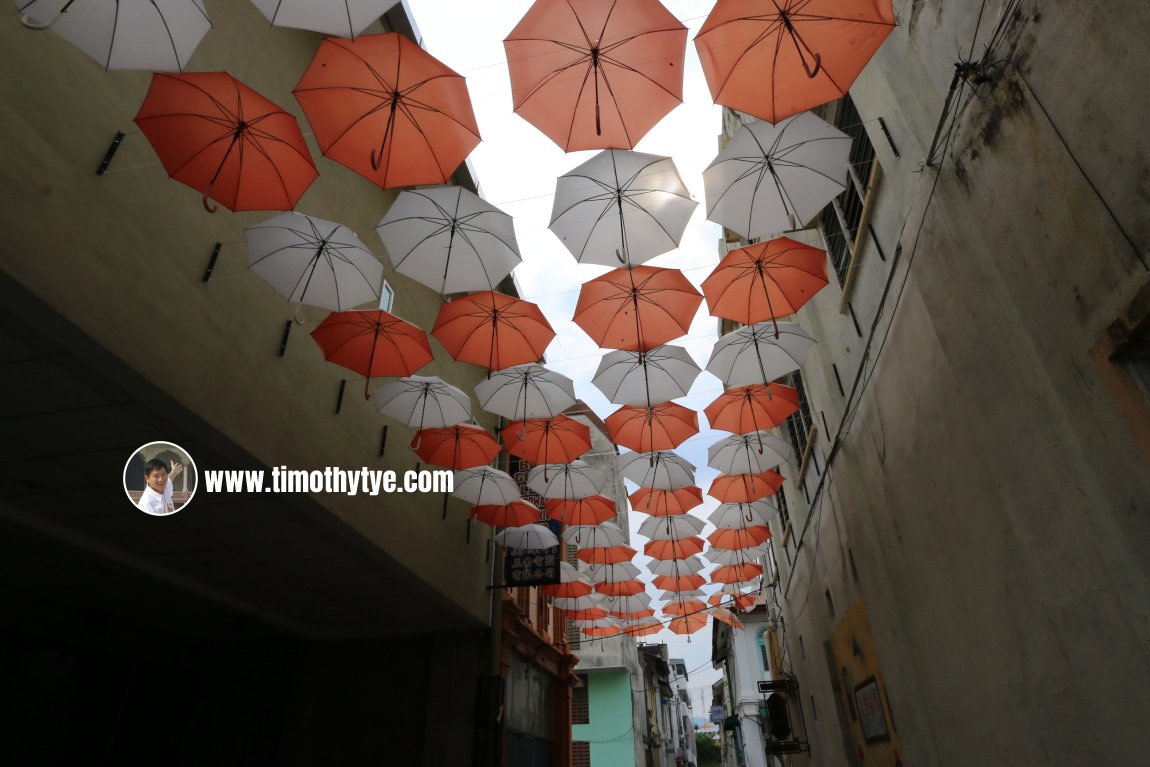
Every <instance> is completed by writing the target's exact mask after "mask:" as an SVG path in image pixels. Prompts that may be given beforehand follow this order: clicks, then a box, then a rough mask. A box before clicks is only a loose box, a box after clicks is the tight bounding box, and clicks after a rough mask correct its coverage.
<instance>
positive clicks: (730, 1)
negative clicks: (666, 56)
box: [695, 0, 895, 123]
mask: <svg viewBox="0 0 1150 767" xmlns="http://www.w3.org/2000/svg"><path fill="white" fill-rule="evenodd" d="M894 25H895V20H894V11H893V9H892V8H891V0H719V1H718V2H717V3H716V4H715V7H714V8H713V9H712V10H711V13H710V15H708V16H707V20H706V21H704V22H703V26H702V28H701V29H700V30H699V33H698V34H697V35H696V36H695V48H696V49H697V50H698V53H699V60H700V61H701V62H702V64H703V75H704V76H705V77H706V78H707V86H708V87H709V88H710V90H711V97H712V98H713V99H714V101H715V103H716V104H722V105H723V106H726V107H730V108H732V109H737V110H738V111H740V112H744V113H746V114H749V115H754V116H755V117H758V118H760V119H762V120H766V121H768V122H772V123H777V122H778V121H780V120H782V119H783V118H785V117H790V116H791V115H795V114H798V113H799V112H803V111H805V110H807V109H813V108H814V107H817V106H819V105H821V104H826V103H827V102H830V101H834V100H835V99H837V98H841V97H842V96H844V95H846V93H847V90H848V89H849V88H850V87H851V84H852V83H853V82H854V81H855V78H856V77H858V74H859V72H861V71H862V69H863V67H864V66H866V63H867V62H868V61H869V60H870V58H871V56H873V55H874V52H875V51H877V50H878V48H879V46H880V45H882V42H883V40H885V39H886V37H887V35H889V34H890V32H891V30H892V29H894Z"/></svg>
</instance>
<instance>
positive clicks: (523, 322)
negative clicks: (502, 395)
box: [431, 291, 555, 370]
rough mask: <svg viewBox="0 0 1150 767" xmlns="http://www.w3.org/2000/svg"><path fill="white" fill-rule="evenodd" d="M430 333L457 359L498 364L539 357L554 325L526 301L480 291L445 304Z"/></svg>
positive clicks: (489, 366) (487, 365)
mask: <svg viewBox="0 0 1150 767" xmlns="http://www.w3.org/2000/svg"><path fill="white" fill-rule="evenodd" d="M431 335H433V336H435V337H436V338H437V339H439V342H440V343H441V344H443V346H444V348H445V349H447V351H448V352H449V353H450V354H451V356H452V357H454V358H455V359H457V360H459V361H460V362H473V363H475V364H476V365H482V366H483V367H485V368H487V369H488V370H502V369H504V368H509V367H511V366H512V365H519V364H523V363H527V362H536V361H538V360H540V359H542V358H543V351H544V350H545V349H546V348H547V344H549V343H551V339H553V338H554V337H555V331H554V330H552V329H551V323H550V322H548V321H547V318H546V317H544V316H543V312H541V311H540V310H539V307H538V306H536V305H535V304H533V303H531V302H530V301H524V300H522V299H519V298H515V297H513V296H508V295H504V294H503V293H495V292H493V291H484V292H482V293H472V294H471V295H469V296H463V297H462V298H457V299H455V300H454V301H452V302H450V303H447V304H444V305H443V308H441V309H440V310H439V317H438V318H436V320H435V327H433V328H432V329H431Z"/></svg>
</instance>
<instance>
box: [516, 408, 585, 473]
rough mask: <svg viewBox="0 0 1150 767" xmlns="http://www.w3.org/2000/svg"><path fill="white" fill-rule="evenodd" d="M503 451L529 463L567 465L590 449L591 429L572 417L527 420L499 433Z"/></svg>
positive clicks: (559, 416)
mask: <svg viewBox="0 0 1150 767" xmlns="http://www.w3.org/2000/svg"><path fill="white" fill-rule="evenodd" d="M499 436H500V437H502V439H503V444H504V445H506V447H507V452H508V453H510V454H511V455H515V456H519V457H520V458H522V459H523V460H525V461H529V462H531V463H540V464H542V463H567V462H568V461H573V460H575V459H576V458H578V457H579V456H581V455H583V454H584V453H586V452H587V451H588V450H590V449H591V429H590V428H588V427H587V426H586V424H582V423H579V422H578V421H576V420H575V419H574V418H568V417H567V416H565V415H557V416H555V417H554V418H529V419H527V420H525V421H512V422H511V423H509V424H507V426H504V427H503V428H502V429H500V431H499Z"/></svg>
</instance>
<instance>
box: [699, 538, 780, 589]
mask: <svg viewBox="0 0 1150 767" xmlns="http://www.w3.org/2000/svg"><path fill="white" fill-rule="evenodd" d="M770 537H771V531H770V528H768V527H766V526H765V525H755V526H753V527H720V528H719V529H718V530H716V531H715V532H713V533H711V534H710V535H708V536H707V541H708V542H709V543H710V544H711V545H712V546H714V547H716V548H719V549H748V548H751V547H753V546H758V545H759V544H761V543H764V542H766V540H767V539H768V538H770ZM760 572H762V568H760ZM713 578H714V576H712V579H713ZM740 580H746V579H745V578H744V579H740Z"/></svg>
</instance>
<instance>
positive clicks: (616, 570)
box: [586, 562, 642, 583]
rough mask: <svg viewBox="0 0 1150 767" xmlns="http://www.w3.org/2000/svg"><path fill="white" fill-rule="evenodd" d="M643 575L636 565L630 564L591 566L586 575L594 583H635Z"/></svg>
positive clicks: (618, 563)
mask: <svg viewBox="0 0 1150 767" xmlns="http://www.w3.org/2000/svg"><path fill="white" fill-rule="evenodd" d="M641 573H642V570H640V569H639V568H638V567H636V566H635V565H633V564H631V563H630V562H617V563H615V564H612V565H591V566H590V567H588V568H587V571H586V575H587V578H588V579H590V581H591V582H592V583H620V582H622V581H633V580H635V579H636V578H638V577H639V575H640V574H641Z"/></svg>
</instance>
